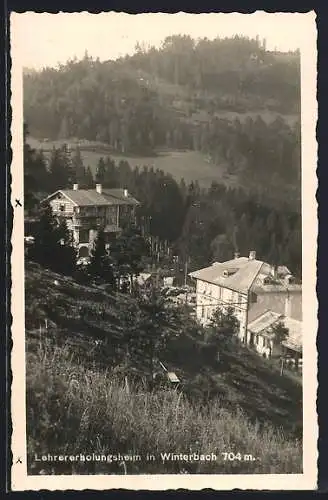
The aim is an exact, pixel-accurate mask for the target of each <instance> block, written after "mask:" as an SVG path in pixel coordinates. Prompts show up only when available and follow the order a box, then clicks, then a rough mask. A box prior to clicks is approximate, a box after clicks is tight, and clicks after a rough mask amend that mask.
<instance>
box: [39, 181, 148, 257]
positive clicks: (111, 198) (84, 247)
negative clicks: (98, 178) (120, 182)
mask: <svg viewBox="0 0 328 500" xmlns="http://www.w3.org/2000/svg"><path fill="white" fill-rule="evenodd" d="M43 202H48V203H49V204H50V206H51V208H52V211H53V214H54V215H55V216H56V217H58V218H59V219H65V221H66V224H67V228H68V230H69V231H70V233H71V235H72V241H73V244H74V245H75V246H76V247H77V248H78V252H79V253H78V255H79V257H88V256H89V254H90V251H91V249H92V247H93V243H94V240H95V238H96V237H97V234H98V232H99V230H100V229H101V230H103V231H104V233H105V237H106V241H107V242H108V243H110V241H112V240H113V238H115V237H116V235H117V234H119V233H120V232H121V231H122V226H123V225H124V224H125V223H126V222H134V221H135V210H136V207H137V206H138V205H139V202H138V201H137V200H136V199H135V198H133V197H132V196H131V195H130V194H129V192H128V191H127V189H103V188H102V185H101V184H96V188H95V189H79V186H78V184H74V185H73V189H61V190H58V191H56V192H55V193H53V194H51V195H50V196H48V197H47V198H46V199H45V200H43Z"/></svg>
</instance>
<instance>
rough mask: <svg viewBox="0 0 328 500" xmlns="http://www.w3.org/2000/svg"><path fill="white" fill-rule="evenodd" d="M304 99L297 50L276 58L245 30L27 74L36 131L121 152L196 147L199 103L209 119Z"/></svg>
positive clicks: (171, 40)
mask: <svg viewBox="0 0 328 500" xmlns="http://www.w3.org/2000/svg"><path fill="white" fill-rule="evenodd" d="M172 85H174V86H173V87H172ZM299 102H300V61H299V55H298V54H296V53H295V54H289V55H286V57H285V58H280V59H277V58H276V57H275V56H274V55H272V54H271V53H269V52H267V51H266V50H265V48H264V47H263V43H261V42H260V41H259V40H256V39H247V38H245V37H234V38H228V39H223V40H222V39H219V38H218V39H216V40H213V41H210V40H206V39H204V40H199V41H197V42H196V41H195V40H193V39H192V38H190V37H187V36H173V37H168V38H166V39H165V40H164V42H163V44H162V46H161V47H160V48H159V49H155V48H154V47H152V48H149V49H147V50H143V49H142V48H140V47H137V51H136V54H135V55H133V56H127V57H125V58H121V59H120V60H118V61H108V62H104V63H101V62H100V61H99V60H94V59H92V58H91V57H89V56H88V54H86V55H85V57H84V58H83V59H82V60H80V61H79V60H77V59H73V60H70V61H68V62H67V64H62V65H60V66H59V67H58V68H46V69H44V70H42V71H41V72H33V73H27V74H25V75H24V114H25V119H26V120H27V121H28V123H29V124H30V127H31V132H32V133H33V135H36V136H39V137H40V136H41V137H45V136H46V137H49V138H52V139H57V138H69V137H78V138H85V139H90V140H97V141H103V142H106V143H108V144H109V145H110V146H111V147H112V148H113V150H115V151H120V152H123V153H124V152H135V153H138V152H139V153H143V154H144V153H147V152H151V151H154V149H155V148H156V147H163V146H164V145H166V146H169V147H175V148H181V147H190V146H191V145H192V144H193V142H194V140H193V135H194V132H193V128H194V126H195V125H197V119H196V118H195V117H194V115H195V114H197V113H198V112H199V111H206V113H208V115H209V121H211V117H213V116H214V115H215V114H216V113H219V112H220V111H222V110H233V111H237V112H242V113H243V112H246V111H253V110H256V109H257V110H261V109H266V110H268V109H269V110H270V109H271V110H272V111H276V112H279V113H282V114H286V113H292V114H294V113H296V114H299V112H300V109H299Z"/></svg>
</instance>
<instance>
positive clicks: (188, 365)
mask: <svg viewBox="0 0 328 500" xmlns="http://www.w3.org/2000/svg"><path fill="white" fill-rule="evenodd" d="M55 279H57V280H58V281H59V282H60V284H59V286H54V280H55ZM123 301H127V302H128V301H129V299H128V298H126V297H124V296H121V295H120V296H118V297H113V296H111V295H109V294H107V293H105V292H104V291H103V290H100V289H97V288H96V287H90V286H81V285H78V284H77V283H75V282H74V281H73V280H67V279H66V278H65V279H63V278H62V277H60V276H58V275H55V274H54V273H52V272H50V271H46V270H42V269H41V268H40V267H39V266H37V265H35V264H31V263H27V266H26V320H27V391H28V393H27V397H28V400H27V408H28V435H29V452H30V453H34V452H37V453H42V452H43V453H46V452H50V451H51V449H55V451H56V452H58V453H59V452H66V453H75V452H76V453H78V452H80V451H81V450H82V451H83V450H85V451H89V452H92V451H95V452H100V451H103V452H106V453H109V452H112V453H114V452H115V451H116V452H121V453H122V452H126V453H127V452H133V451H134V452H138V453H141V454H145V453H146V452H151V453H155V454H159V453H161V452H165V451H172V452H174V453H180V452H188V451H189V448H190V447H191V448H192V449H194V447H196V448H197V447H198V448H197V449H198V450H200V451H201V452H203V453H205V452H213V453H219V452H222V451H231V450H232V451H234V452H235V453H236V452H238V451H239V452H240V453H252V454H253V455H254V456H256V457H257V458H259V459H260V460H257V461H254V463H251V464H250V463H247V464H246V463H245V462H239V461H237V462H231V463H230V462H229V464H227V463H223V462H222V460H221V459H222V456H221V455H220V460H219V461H218V462H215V463H212V462H210V463H208V464H207V465H206V464H203V465H202V466H201V468H200V469H198V468H197V466H196V465H194V466H193V467H191V469H190V472H206V471H211V472H218V473H220V472H222V473H223V472H245V473H247V472H249V473H255V472H271V473H272V472H277V473H279V472H292V471H293V472H297V471H299V470H300V467H301V465H300V464H301V447H300V444H297V442H296V441H295V438H296V437H297V435H298V436H299V435H300V426H301V404H300V399H301V386H300V385H298V384H297V383H295V382H294V381H291V380H289V379H288V378H284V377H280V376H279V374H278V373H277V372H276V371H275V370H274V369H272V368H270V366H269V365H268V364H267V363H266V362H265V361H264V360H262V358H260V357H259V356H257V355H256V354H254V353H252V352H250V351H248V350H244V349H242V350H240V348H238V347H237V346H236V350H235V351H234V352H231V353H230V354H227V356H226V357H225V362H224V366H220V367H218V366H211V365H210V364H209V365H207V364H206V356H205V355H204V354H203V350H202V349H201V348H200V344H201V342H198V341H197V340H196V339H192V338H191V339H189V341H188V340H187V339H184V340H183V342H182V345H180V344H179V341H177V343H173V344H171V345H169V347H168V351H167V352H166V353H165V355H164V354H163V355H164V356H165V361H166V362H167V363H168V365H169V366H170V367H172V368H173V369H174V370H175V371H176V372H177V373H178V375H179V377H180V378H181V380H182V382H183V386H184V391H183V393H184V395H183V396H181V397H180V399H179V401H178V399H177V398H178V395H177V394H176V393H171V392H170V391H169V392H165V393H163V394H158V393H149V392H145V389H144V388H143V389H140V388H135V389H134V388H132V389H131V394H127V393H126V392H125V391H124V389H123V388H122V387H121V385H120V382H119V380H117V381H115V377H114V378H113V374H112V373H113V372H112V370H113V369H114V365H115V363H112V359H111V343H109V344H107V345H105V346H102V347H99V346H98V347H97V346H95V344H94V342H93V341H92V339H93V338H106V337H107V338H111V339H115V338H117V337H118V336H119V331H120V326H121V325H119V324H117V316H116V314H117V310H118V308H119V307H122V302H123ZM90 303H92V304H93V306H94V307H99V310H101V308H102V307H106V308H107V312H108V316H107V317H109V318H111V319H110V320H109V322H108V321H107V323H106V324H102V322H101V315H99V318H98V320H97V321H96V322H95V324H94V325H92V324H90V323H89V324H88V325H86V324H85V323H84V322H83V321H82V320H81V318H80V317H79V307H81V305H83V304H90ZM47 304H48V305H49V304H51V308H52V312H51V311H49V312H46V313H44V311H45V310H46V307H47ZM54 304H55V308H54ZM55 309H56V310H55ZM43 315H46V316H47V317H48V318H49V317H51V318H52V321H53V322H52V323H50V325H51V326H52V329H51V330H50V332H49V333H48V335H47V338H45V337H43V336H42V338H41V339H40V337H39V335H38V334H37V332H36V331H35V330H34V328H35V327H37V326H38V324H39V320H37V319H36V318H41V317H42V316H43ZM113 342H115V341H113ZM188 394H189V395H191V398H190V397H187V395H188ZM209 397H210V398H211V403H210V405H209V404H208V401H206V399H207V398H209ZM202 399H205V402H204V403H205V404H204V405H201V403H200V401H201V400H202ZM240 408H242V410H240ZM256 420H259V421H263V422H265V423H266V426H265V427H267V428H263V426H261V425H260V426H259V425H258V423H256ZM297 426H298V431H297V429H296V427H297ZM179 464H180V465H179ZM31 465H32V464H31ZM139 466H140V467H141V469H140V467H139ZM106 467H107V469H106V470H107V471H112V472H116V473H119V470H117V468H115V465H113V466H111V467H109V466H108V464H106ZM138 467H139V468H138ZM181 468H182V464H181V463H178V464H176V463H175V464H171V463H167V464H166V465H165V466H164V465H163V464H161V463H160V462H158V461H156V464H155V463H154V464H146V463H142V466H141V465H140V464H139V465H138V464H134V465H133V467H132V471H134V472H140V471H142V472H145V471H147V472H149V473H152V472H179V470H180V469H181ZM64 469H65V467H64ZM56 470H57V471H58V469H56ZM187 470H188V467H187ZM65 471H66V472H69V469H67V466H66V469H65V470H63V473H65ZM88 471H89V472H90V469H88ZM92 471H93V469H92V470H91V472H92ZM102 471H103V472H104V469H102ZM95 472H96V471H95Z"/></svg>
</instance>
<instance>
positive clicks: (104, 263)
mask: <svg viewBox="0 0 328 500" xmlns="http://www.w3.org/2000/svg"><path fill="white" fill-rule="evenodd" d="M88 272H89V274H90V275H91V276H92V277H94V278H100V279H101V280H103V281H104V282H106V283H109V284H110V285H113V286H114V284H115V275H114V265H113V260H112V258H111V257H110V255H109V252H108V250H107V248H106V241H105V233H104V231H103V230H99V231H98V234H97V238H96V240H95V242H94V246H93V249H92V250H91V256H90V262H89V265H88Z"/></svg>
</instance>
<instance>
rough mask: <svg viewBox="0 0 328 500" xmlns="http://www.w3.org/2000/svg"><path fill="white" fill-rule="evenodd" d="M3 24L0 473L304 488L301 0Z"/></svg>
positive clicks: (306, 29)
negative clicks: (10, 219) (4, 422)
mask: <svg viewBox="0 0 328 500" xmlns="http://www.w3.org/2000/svg"><path fill="white" fill-rule="evenodd" d="M11 40H12V48H11V51H12V83H11V85H12V95H13V97H12V110H13V125H12V127H13V128H12V130H13V132H12V137H13V139H12V149H13V161H12V166H11V169H12V204H13V210H14V223H13V239H12V242H13V243H12V244H13V253H12V275H13V286H12V308H13V309H12V310H13V312H12V315H13V326H12V335H13V350H12V367H13V368H12V370H13V383H12V419H13V442H12V453H13V467H12V484H13V488H14V489H15V490H20V489H30V490H33V489H42V488H45V489H84V488H90V489H91V488H95V489H110V488H112V487H124V488H127V489H167V488H181V487H184V488H188V489H201V488H208V487H211V488H214V489H218V490H219V489H234V488H253V489H263V488H265V489H268V488H269V489H280V490H282V489H302V488H303V489H313V488H315V487H316V474H317V471H316V467H317V466H316V461H317V444H316V440H317V420H316V406H315V402H316V394H315V391H316V387H317V380H316V363H317V361H316V354H317V353H316V336H317V300H316V290H315V286H316V238H317V212H316V210H317V208H316V200H315V192H316V188H317V179H316V161H317V159H316V147H317V145H316V139H315V126H316V113H317V111H316V104H317V103H316V94H315V90H316V29H315V14H314V13H313V12H308V13H304V14H291V13H289V14H283V13H265V12H255V13H254V14H238V13H236V14H220V13H211V14H187V13H182V12H181V13H178V14H161V13H153V14H152V13H150V14H137V15H131V14H127V13H123V12H104V13H100V14H96V15H95V14H89V13H87V12H83V13H58V14H47V13H34V12H26V13H21V14H18V13H17V14H16V13H12V15H11ZM76 476H78V480H77V477H76ZM130 476H133V478H131V477H130ZM129 477H130V478H129Z"/></svg>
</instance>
